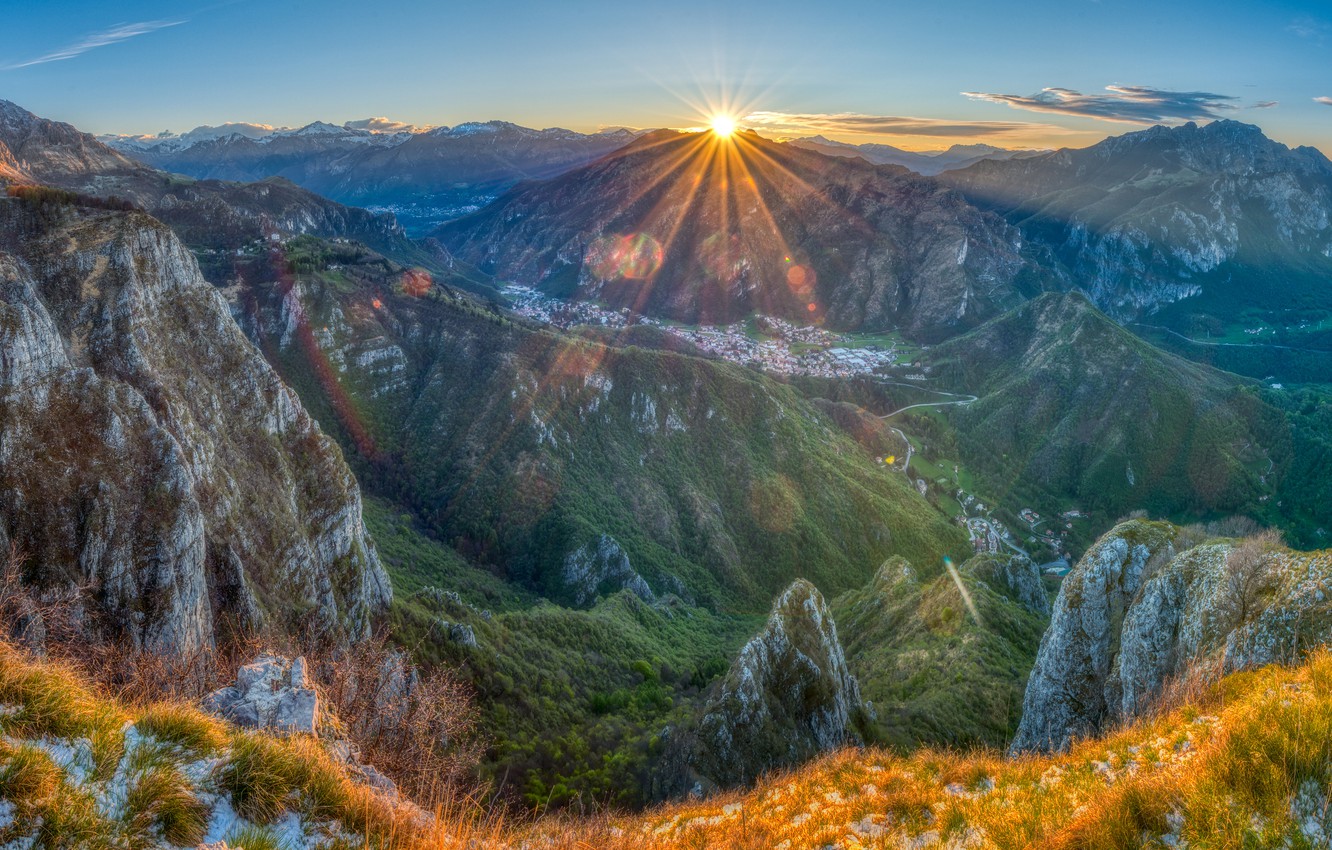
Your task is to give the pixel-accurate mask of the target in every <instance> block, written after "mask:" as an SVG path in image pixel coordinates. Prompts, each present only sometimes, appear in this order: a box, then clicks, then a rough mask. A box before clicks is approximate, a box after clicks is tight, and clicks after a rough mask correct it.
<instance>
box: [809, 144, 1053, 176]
mask: <svg viewBox="0 0 1332 850" xmlns="http://www.w3.org/2000/svg"><path fill="white" fill-rule="evenodd" d="M786 144H788V145H791V146H793V147H797V148H804V149H805V150H812V151H818V152H819V153H822V154H827V155H828V156H859V157H860V158H862V159H864V160H865V161H866V162H872V163H874V164H875V165H900V166H902V167H903V168H908V169H910V170H912V171H914V172H916V173H917V174H920V175H923V176H925V177H933V176H934V175H936V174H942V173H943V172H945V171H953V170H955V169H959V168H967V167H968V166H971V165H975V164H976V163H978V162H982V161H985V160H1009V159H1026V158H1027V157H1033V156H1040V155H1041V154H1044V153H1048V151H1042V150H1028V149H1017V150H1014V149H1008V148H1000V147H995V146H994V145H987V144H981V143H977V144H972V145H952V146H951V147H949V148H948V149H946V150H937V151H908V150H902V149H901V148H896V147H893V146H892V145H883V144H874V143H870V144H862V145H853V144H849V143H847V142H838V141H833V140H832V139H828V138H825V137H823V136H809V137H807V138H801V139H788V140H787V141H786Z"/></svg>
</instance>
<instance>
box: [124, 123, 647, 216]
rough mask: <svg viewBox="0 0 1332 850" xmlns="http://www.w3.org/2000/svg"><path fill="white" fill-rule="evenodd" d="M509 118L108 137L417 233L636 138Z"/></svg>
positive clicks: (162, 158)
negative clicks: (377, 216)
mask: <svg viewBox="0 0 1332 850" xmlns="http://www.w3.org/2000/svg"><path fill="white" fill-rule="evenodd" d="M634 137H635V133H634V132H633V131H630V130H609V131H606V132H602V133H593V134H583V133H575V132H572V131H570V130H563V129H560V128H551V129H546V130H531V129H528V128H526V127H520V126H518V125H516V124H511V123H508V122H505V121H488V122H484V123H482V122H476V123H468V124H460V125H458V126H456V127H435V128H432V129H430V130H424V131H419V132H408V131H398V132H371V131H369V130H364V129H359V128H353V127H350V126H338V125H334V124H327V123H324V122H318V121H317V122H315V123H313V124H308V125H306V126H304V127H301V128H298V129H285V128H284V129H272V128H268V127H262V126H257V125H251V124H233V125H222V126H220V127H199V128H196V129H194V130H192V131H190V132H188V133H185V134H183V135H180V136H171V135H169V136H165V137H160V136H149V137H142V136H128V137H124V136H113V137H107V136H103V137H101V139H102V141H104V142H106V143H107V144H108V145H110V146H111V147H113V148H115V149H116V150H119V151H122V152H124V153H125V154H126V155H127V156H130V157H133V158H134V159H136V160H138V161H140V162H143V163H146V164H148V165H151V166H153V167H154V168H160V169H162V170H164V171H169V172H172V173H175V174H184V175H186V176H189V177H193V178H196V179H199V180H238V181H256V180H264V179H267V178H270V177H281V178H284V179H287V180H290V181H292V182H293V183H296V184H297V185H299V186H302V187H303V188H306V189H309V190H311V191H314V192H318V193H319V194H321V195H324V196H326V197H328V198H331V199H333V200H337V201H341V202H342V203H347V204H356V205H358V206H365V207H372V208H375V209H379V210H391V211H392V212H394V213H396V214H397V216H398V217H399V219H400V220H401V221H403V222H404V224H405V225H406V226H408V227H409V228H410V229H412V230H413V232H420V231H423V230H425V229H428V228H429V227H431V226H433V225H435V224H438V223H439V222H440V221H443V220H445V219H448V218H452V217H455V216H457V215H460V214H463V213H465V212H469V211H473V210H475V209H477V208H479V207H480V206H482V205H484V204H485V203H487V202H488V201H490V200H491V199H493V198H494V197H495V195H497V194H499V193H500V192H503V191H504V190H505V189H508V188H509V187H511V186H513V185H514V184H515V183H517V182H519V181H521V180H530V179H540V178H544V177H552V176H554V175H556V174H559V173H561V172H563V171H567V170H568V169H570V168H574V167H576V166H579V165H584V164H586V163H588V162H591V161H592V160H594V159H597V158H598V157H600V156H602V155H604V154H607V153H609V152H611V151H613V150H615V149H616V148H619V147H622V146H624V145H625V144H627V143H628V142H630V141H632V140H633V138H634Z"/></svg>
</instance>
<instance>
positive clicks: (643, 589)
mask: <svg viewBox="0 0 1332 850" xmlns="http://www.w3.org/2000/svg"><path fill="white" fill-rule="evenodd" d="M563 579H564V584H565V586H566V587H568V589H569V591H570V593H571V594H572V595H573V599H574V603H575V604H576V605H579V606H585V605H589V604H591V603H592V602H594V601H596V598H597V595H598V594H601V593H614V592H615V591H617V590H621V589H628V590H629V591H631V592H632V593H633V594H634V595H635V596H637V597H638V598H639V599H642V600H643V601H644V602H652V601H653V600H654V599H656V596H655V594H653V592H652V588H650V587H648V583H647V582H646V581H644V580H643V577H642V576H640V575H639V574H638V573H637V572H636V571H635V570H634V568H633V567H632V566H631V565H630V563H629V556H628V555H627V554H625V551H624V549H622V548H620V544H619V542H618V541H617V540H616V539H615V538H614V537H611V536H610V535H608V534H602V535H601V536H599V537H598V538H597V539H596V540H595V541H593V542H590V543H588V544H586V545H584V546H581V547H579V548H578V549H576V550H574V551H573V552H570V553H569V554H568V555H567V556H566V557H565V559H564V574H563Z"/></svg>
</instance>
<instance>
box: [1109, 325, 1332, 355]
mask: <svg viewBox="0 0 1332 850" xmlns="http://www.w3.org/2000/svg"><path fill="white" fill-rule="evenodd" d="M1129 324H1131V325H1134V326H1136V327H1139V328H1152V329H1154V330H1158V331H1165V332H1166V333H1168V334H1170V335H1171V336H1177V337H1179V338H1180V339H1182V340H1184V341H1185V342H1191V343H1193V344H1194V345H1210V346H1213V347H1216V348H1279V349H1281V350H1282V351H1302V352H1304V353H1305V354H1332V351H1328V350H1327V349H1326V348H1296V347H1295V346H1293V345H1277V344H1276V343H1275V342H1211V341H1209V340H1205V339H1194V338H1193V337H1190V336H1185V335H1184V334H1182V333H1180V332H1179V331H1175V330H1171V329H1170V328H1166V327H1162V326H1161V325H1149V324H1146V323H1144V322H1130V323H1129Z"/></svg>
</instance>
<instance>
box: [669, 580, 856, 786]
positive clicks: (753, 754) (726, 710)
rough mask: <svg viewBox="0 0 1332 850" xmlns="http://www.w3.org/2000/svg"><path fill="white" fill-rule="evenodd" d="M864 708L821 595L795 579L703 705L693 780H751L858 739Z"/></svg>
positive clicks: (737, 782)
mask: <svg viewBox="0 0 1332 850" xmlns="http://www.w3.org/2000/svg"><path fill="white" fill-rule="evenodd" d="M866 719H867V717H866V711H865V707H864V705H863V704H862V703H861V699H860V686H859V684H857V682H856V679H855V677H854V676H852V675H851V672H850V670H849V669H848V668H847V665H846V658H845V656H844V655H843V653H842V645H841V643H840V642H839V641H838V639H837V625H836V623H834V622H833V618H832V613H831V612H830V611H829V610H828V605H827V603H826V602H824V599H823V595H822V594H820V593H819V591H818V589H817V588H815V587H814V585H812V584H810V583H809V582H807V581H805V580H803V579H800V580H797V581H796V582H795V583H793V584H792V585H791V586H790V587H789V588H787V590H786V592H785V593H783V594H782V595H781V596H779V597H777V601H776V602H775V603H773V606H772V614H771V615H770V616H769V617H768V623H767V625H766V626H765V627H764V629H763V631H762V632H760V633H759V634H758V635H757V636H755V637H754V639H753V640H751V641H750V642H749V643H747V644H745V647H744V649H742V650H740V655H739V657H738V658H736V660H735V662H734V663H733V664H732V665H731V669H730V672H728V673H727V675H726V678H725V679H724V680H723V681H722V683H721V686H720V688H719V689H718V691H717V693H716V694H715V696H714V697H713V698H712V700H711V701H710V702H709V703H708V705H707V706H706V707H705V708H704V710H703V717H702V721H701V723H700V730H699V734H698V749H697V751H696V754H695V756H694V759H693V767H694V769H695V770H696V771H697V773H698V774H699V776H700V777H701V778H700V780H699V781H700V786H703V784H704V783H706V782H711V783H713V784H716V785H720V786H723V787H725V786H733V785H742V784H748V783H751V782H753V781H754V780H755V779H756V778H757V777H758V776H759V775H760V774H762V773H764V772H766V771H769V770H772V769H774V768H777V767H785V766H790V765H795V764H799V763H801V762H803V761H807V760H808V759H810V758H812V757H813V756H815V755H818V754H819V753H822V752H826V751H828V750H831V749H834V748H836V747H840V746H845V745H847V744H855V743H859V742H860V741H861V729H862V727H863V724H864V723H865V721H866Z"/></svg>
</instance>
